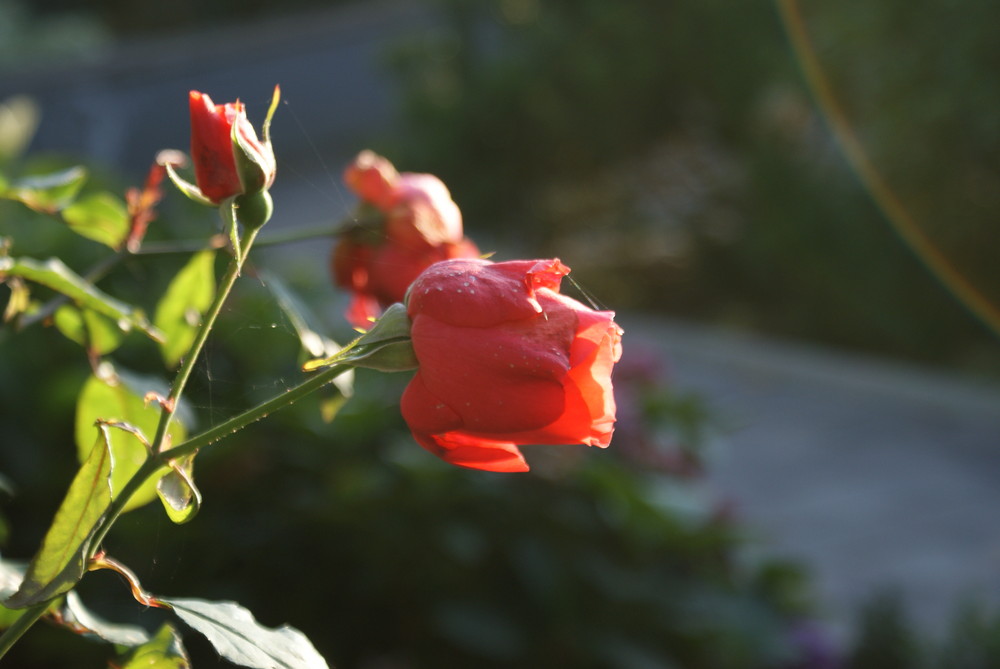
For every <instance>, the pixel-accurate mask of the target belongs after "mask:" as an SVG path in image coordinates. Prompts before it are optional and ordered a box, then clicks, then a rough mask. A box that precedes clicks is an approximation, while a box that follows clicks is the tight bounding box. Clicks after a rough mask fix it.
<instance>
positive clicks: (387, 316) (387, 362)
mask: <svg viewBox="0 0 1000 669" xmlns="http://www.w3.org/2000/svg"><path fill="white" fill-rule="evenodd" d="M343 364H347V365H352V366H354V367H367V368H369V369H377V370H379V371H382V372H402V371H406V370H410V369H416V368H417V366H418V363H417V356H416V354H415V353H414V352H413V343H412V341H411V339H410V317H409V316H408V315H407V314H406V307H405V306H403V305H402V304H400V303H398V302H397V303H396V304H393V305H392V306H390V307H389V308H388V309H386V310H385V313H384V314H382V316H381V317H380V318H379V319H378V320H377V321H375V322H374V323H373V324H372V329H371V330H369V331H368V332H366V333H364V334H363V335H361V336H360V337H358V338H357V339H355V340H354V341H352V342H351V343H350V344H348V345H347V346H345V347H344V348H342V349H340V350H339V351H337V352H336V353H334V354H333V355H332V356H330V357H327V358H320V359H317V360H310V361H309V362H307V363H306V364H305V365H303V366H302V369H303V370H304V371H307V372H311V371H313V370H316V369H321V368H323V367H331V366H333V365H343Z"/></svg>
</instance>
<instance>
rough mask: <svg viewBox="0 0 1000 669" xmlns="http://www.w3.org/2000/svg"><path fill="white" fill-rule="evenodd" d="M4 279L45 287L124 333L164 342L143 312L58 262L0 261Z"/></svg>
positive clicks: (8, 258) (7, 259) (54, 259)
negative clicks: (15, 278) (138, 332)
mask: <svg viewBox="0 0 1000 669" xmlns="http://www.w3.org/2000/svg"><path fill="white" fill-rule="evenodd" d="M4 275H11V276H20V277H23V278H24V279H27V280H28V281H33V282H35V283H38V284H41V285H43V286H47V287H48V288H51V289H52V290H54V291H56V292H58V293H62V294H63V295H65V296H66V297H68V298H70V299H71V300H73V301H74V302H76V303H77V304H78V305H79V306H81V307H86V308H88V309H92V310H93V311H96V312H97V313H99V314H103V315H104V316H107V317H108V318H111V319H112V320H114V321H115V322H116V323H118V327H119V328H121V329H122V330H125V331H127V330H129V329H131V328H133V327H135V328H138V329H139V330H141V331H142V332H144V333H145V334H146V335H147V336H149V337H150V338H152V339H154V340H156V341H160V340H161V339H162V338H163V335H162V334H161V333H160V332H159V331H158V330H156V329H155V328H154V327H153V326H152V325H150V324H149V321H148V320H147V319H146V315H145V314H144V313H143V312H142V310H140V309H136V308H134V307H131V306H129V305H127V304H125V303H124V302H121V301H119V300H116V299H115V298H113V297H111V296H110V295H107V294H106V293H104V292H102V291H101V290H99V289H98V288H97V287H96V286H94V285H93V284H92V283H90V282H88V281H87V280H86V279H84V278H83V277H81V276H80V275H78V274H76V273H75V272H74V271H73V270H71V269H70V268H69V267H67V266H66V265H65V264H64V263H63V262H62V261H61V260H59V259H58V258H50V259H48V260H45V261H38V260H34V259H32V258H10V257H0V279H2V278H3V277H4Z"/></svg>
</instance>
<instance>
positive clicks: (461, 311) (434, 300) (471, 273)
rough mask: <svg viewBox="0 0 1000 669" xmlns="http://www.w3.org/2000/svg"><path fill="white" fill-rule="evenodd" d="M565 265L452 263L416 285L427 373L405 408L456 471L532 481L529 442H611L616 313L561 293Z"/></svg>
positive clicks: (417, 334) (417, 329)
mask: <svg viewBox="0 0 1000 669" xmlns="http://www.w3.org/2000/svg"><path fill="white" fill-rule="evenodd" d="M568 272H569V268H568V267H566V266H565V265H563V264H562V263H560V262H559V261H558V260H538V261H535V260H519V261H513V262H501V263H491V262H489V261H487V260H480V259H462V260H450V261H446V262H440V263H437V264H435V265H433V266H431V267H430V268H429V269H427V270H426V271H425V272H424V273H423V274H421V275H420V277H419V278H417V280H416V281H415V282H414V283H413V284H412V286H411V287H410V292H409V294H408V297H407V313H408V314H409V316H410V319H411V320H412V332H411V336H412V341H413V349H414V352H415V354H416V357H417V361H418V362H419V367H418V369H417V373H416V375H415V376H414V378H413V380H412V381H411V382H410V384H409V385H408V386H407V388H406V391H405V392H404V393H403V398H402V405H401V409H402V413H403V418H404V419H406V422H407V424H408V425H409V427H410V430H411V431H412V432H413V436H414V438H415V439H416V440H417V441H418V442H419V443H420V445H421V446H423V447H424V448H426V449H427V450H429V451H430V452H431V453H434V454H435V455H437V456H439V457H441V458H443V459H444V460H446V461H447V462H450V463H452V464H456V465H461V466H464V467H471V468H473V469H485V470H489V471H502V472H513V471H526V470H527V469H528V465H527V463H526V462H525V460H524V457H523V456H522V455H521V452H520V451H519V450H518V448H517V446H518V445H523V444H586V445H588V446H599V447H601V448H604V447H606V446H607V445H608V443H609V442H610V441H611V433H612V431H613V426H614V422H615V401H614V394H613V392H612V386H611V369H612V367H613V365H614V363H615V362H617V360H618V358H619V357H620V355H621V335H622V330H621V328H619V327H618V325H617V324H616V323H615V322H614V314H613V313H612V312H609V311H594V310H593V309H590V308H588V307H586V306H585V305H583V304H581V303H579V302H577V301H576V300H574V299H572V298H569V297H566V296H564V295H561V294H559V283H560V280H561V278H562V277H563V276H564V275H565V274H567V273H568Z"/></svg>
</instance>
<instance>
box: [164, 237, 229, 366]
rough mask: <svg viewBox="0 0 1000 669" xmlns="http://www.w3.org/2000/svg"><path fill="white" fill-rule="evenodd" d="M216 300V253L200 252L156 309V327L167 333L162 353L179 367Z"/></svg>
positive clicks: (170, 363)
mask: <svg viewBox="0 0 1000 669" xmlns="http://www.w3.org/2000/svg"><path fill="white" fill-rule="evenodd" d="M214 297H215V252H214V251H200V252H198V253H196V254H194V255H193V256H192V257H191V260H189V261H188V262H187V264H186V265H184V267H183V268H182V269H181V271H180V272H178V273H177V276H175V277H174V278H173V280H172V281H171V282H170V285H169V286H168V287H167V291H166V293H164V295H163V297H162V298H161V299H160V302H159V304H157V305H156V315H155V316H154V317H153V323H154V325H155V327H156V328H157V329H158V330H160V331H162V332H163V336H164V340H163V343H162V344H161V345H160V351H161V353H162V354H163V359H164V361H165V362H166V363H167V366H168V367H176V366H177V364H178V363H179V362H180V360H181V358H182V357H183V356H184V355H185V354H186V353H187V352H188V351H190V350H191V345H192V344H193V343H194V340H195V337H196V336H197V334H198V325H199V324H200V323H201V317H202V316H203V315H204V313H205V312H206V311H207V310H208V307H209V306H211V304H212V298H214Z"/></svg>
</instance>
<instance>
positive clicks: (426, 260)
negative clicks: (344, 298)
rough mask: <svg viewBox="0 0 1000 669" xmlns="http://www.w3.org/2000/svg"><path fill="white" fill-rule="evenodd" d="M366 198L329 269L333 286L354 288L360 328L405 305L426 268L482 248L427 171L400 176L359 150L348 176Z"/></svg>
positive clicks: (352, 312) (351, 311) (354, 319)
mask: <svg viewBox="0 0 1000 669" xmlns="http://www.w3.org/2000/svg"><path fill="white" fill-rule="evenodd" d="M344 181H345V183H346V184H347V185H348V187H349V188H351V190H353V191H354V193H355V194H356V195H357V196H358V198H359V199H360V201H361V205H360V207H359V210H358V211H359V214H358V216H357V220H356V221H355V223H354V224H353V225H352V226H351V227H350V228H349V229H347V230H346V231H344V232H343V233H341V235H340V237H339V239H338V240H337V244H336V246H335V247H334V250H333V255H332V258H331V267H332V273H333V277H334V282H335V283H336V284H337V285H338V286H340V287H341V288H344V289H346V290H349V291H351V293H352V298H351V304H350V306H349V307H348V310H347V318H348V320H349V321H350V322H351V323H352V324H353V325H355V326H357V327H367V325H368V323H369V322H370V321H371V320H372V319H373V318H375V317H377V316H378V314H379V313H380V312H381V310H382V309H384V308H385V307H387V306H389V305H390V304H393V303H394V302H400V301H402V299H403V296H404V295H405V293H406V289H407V288H408V287H409V285H410V284H411V283H412V282H413V280H414V279H415V278H416V277H417V276H418V275H419V274H420V273H421V272H422V271H423V270H424V269H426V268H427V267H429V266H430V265H432V264H433V263H435V262H438V261H441V260H448V259H451V258H474V257H476V256H478V255H479V249H478V248H476V245H475V244H473V243H472V242H471V241H470V240H468V239H467V238H465V237H464V236H463V233H462V213H461V211H460V210H459V208H458V205H457V204H455V202H454V201H453V200H452V199H451V194H450V193H449V192H448V188H447V187H446V186H445V185H444V183H442V182H441V180H440V179H438V178H437V177H435V176H433V175H430V174H414V173H409V172H404V173H403V174H400V173H398V172H397V171H396V168H395V167H393V165H392V163H390V162H389V161H388V160H386V159H385V158H383V157H381V156H379V155H376V154H375V153H373V152H371V151H362V152H361V153H360V154H359V155H358V157H357V158H355V160H354V162H353V163H352V164H351V165H350V166H348V168H347V169H346V170H345V172H344Z"/></svg>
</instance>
